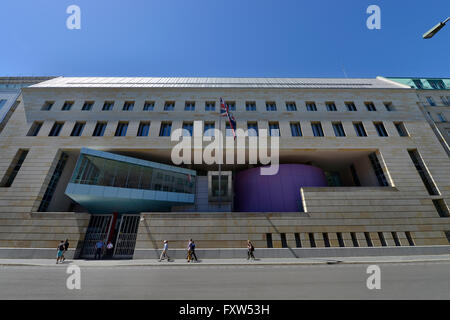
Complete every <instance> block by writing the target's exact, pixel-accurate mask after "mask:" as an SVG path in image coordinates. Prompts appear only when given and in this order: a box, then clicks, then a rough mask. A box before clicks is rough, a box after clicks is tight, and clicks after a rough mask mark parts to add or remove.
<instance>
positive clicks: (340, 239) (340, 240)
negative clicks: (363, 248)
mask: <svg viewBox="0 0 450 320" xmlns="http://www.w3.org/2000/svg"><path fill="white" fill-rule="evenodd" d="M336 236H337V239H338V243H339V247H341V248H344V247H345V242H344V239H343V238H342V233H340V232H337V233H336Z"/></svg>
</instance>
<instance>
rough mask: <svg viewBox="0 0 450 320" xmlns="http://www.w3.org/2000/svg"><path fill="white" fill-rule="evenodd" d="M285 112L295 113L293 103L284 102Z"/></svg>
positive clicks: (295, 108) (295, 107)
mask: <svg viewBox="0 0 450 320" xmlns="http://www.w3.org/2000/svg"><path fill="white" fill-rule="evenodd" d="M286 110H287V111H297V106H296V105H295V102H286Z"/></svg>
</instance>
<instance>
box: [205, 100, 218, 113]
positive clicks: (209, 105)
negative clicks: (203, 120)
mask: <svg viewBox="0 0 450 320" xmlns="http://www.w3.org/2000/svg"><path fill="white" fill-rule="evenodd" d="M215 110H216V103H215V102H214V101H207V102H205V111H215Z"/></svg>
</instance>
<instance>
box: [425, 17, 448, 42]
mask: <svg viewBox="0 0 450 320" xmlns="http://www.w3.org/2000/svg"><path fill="white" fill-rule="evenodd" d="M449 20H450V17H448V18H447V20H445V21H444V22H439V23H438V24H437V25H435V26H434V27H433V28H432V29H431V30H429V31H428V32H427V33H425V34H424V35H423V38H424V39H431V38H433V36H434V35H435V34H436V33H438V32H439V30H441V29H442V28H443V27H444V26H445V24H446V23H447V22H448V21H449Z"/></svg>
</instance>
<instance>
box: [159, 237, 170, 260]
mask: <svg viewBox="0 0 450 320" xmlns="http://www.w3.org/2000/svg"><path fill="white" fill-rule="evenodd" d="M168 251H169V241H167V240H164V247H163V251H162V252H161V256H160V257H159V261H160V262H161V260H164V258H165V257H167V261H170V257H169V254H168Z"/></svg>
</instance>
